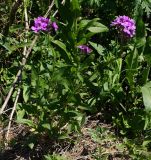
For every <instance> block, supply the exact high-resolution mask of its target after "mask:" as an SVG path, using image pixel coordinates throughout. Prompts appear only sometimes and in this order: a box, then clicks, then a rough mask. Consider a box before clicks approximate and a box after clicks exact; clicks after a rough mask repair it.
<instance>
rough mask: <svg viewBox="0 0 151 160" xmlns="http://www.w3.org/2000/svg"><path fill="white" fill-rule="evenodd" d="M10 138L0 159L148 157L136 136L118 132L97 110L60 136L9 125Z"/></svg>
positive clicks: (116, 159) (128, 159)
mask: <svg viewBox="0 0 151 160" xmlns="http://www.w3.org/2000/svg"><path fill="white" fill-rule="evenodd" d="M139 138H140V137H138V140H139ZM9 141H10V142H9V145H8V146H7V147H6V148H5V149H3V152H2V153H1V154H0V159H5V160H29V159H32V160H38V159H44V160H131V159H143V158H145V159H147V154H149V152H145V150H143V148H141V147H140V146H137V145H136V144H135V141H137V140H128V139H126V138H124V137H122V136H120V135H119V134H118V130H117V128H115V127H113V126H112V125H111V124H107V123H105V122H104V123H103V122H102V121H101V119H100V114H97V115H95V116H88V117H87V121H86V123H85V125H84V126H83V127H82V129H81V133H72V134H70V135H69V137H68V138H65V139H62V140H54V138H53V137H48V136H47V135H42V136H40V135H38V136H37V135H34V136H33V134H32V132H31V130H30V128H27V127H25V126H23V125H19V126H14V127H13V128H12V130H11V133H10V137H9ZM1 142H2V136H1ZM29 142H34V144H33V143H29ZM29 144H30V145H29ZM31 148H32V149H31ZM143 154H144V155H145V157H144V155H143Z"/></svg>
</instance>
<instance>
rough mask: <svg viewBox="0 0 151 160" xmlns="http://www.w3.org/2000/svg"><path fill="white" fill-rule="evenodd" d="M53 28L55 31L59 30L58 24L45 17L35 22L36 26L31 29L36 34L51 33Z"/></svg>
mask: <svg viewBox="0 0 151 160" xmlns="http://www.w3.org/2000/svg"><path fill="white" fill-rule="evenodd" d="M51 27H52V28H53V29H54V30H55V31H57V30H58V25H57V23H56V22H51V21H50V19H49V18H45V17H41V16H40V17H38V18H36V19H35V20H34V26H32V27H31V29H32V30H33V31H34V32H35V33H38V32H40V31H49V30H50V28H51Z"/></svg>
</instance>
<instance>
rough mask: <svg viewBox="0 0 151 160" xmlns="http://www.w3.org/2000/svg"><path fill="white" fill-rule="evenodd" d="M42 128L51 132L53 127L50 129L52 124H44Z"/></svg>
mask: <svg viewBox="0 0 151 160" xmlns="http://www.w3.org/2000/svg"><path fill="white" fill-rule="evenodd" d="M42 126H43V127H44V128H45V129H48V130H50V129H51V127H50V124H49V123H45V124H42Z"/></svg>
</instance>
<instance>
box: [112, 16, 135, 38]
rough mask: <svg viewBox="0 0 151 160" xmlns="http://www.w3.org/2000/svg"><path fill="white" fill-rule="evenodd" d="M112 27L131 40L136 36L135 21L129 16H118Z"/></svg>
mask: <svg viewBox="0 0 151 160" xmlns="http://www.w3.org/2000/svg"><path fill="white" fill-rule="evenodd" d="M111 26H115V27H116V29H118V30H119V32H120V33H122V34H123V35H124V36H125V37H128V38H131V37H133V36H134V35H135V30H136V25H135V21H134V20H133V19H131V18H129V17H128V16H118V17H117V18H116V19H115V20H114V21H113V22H112V23H111Z"/></svg>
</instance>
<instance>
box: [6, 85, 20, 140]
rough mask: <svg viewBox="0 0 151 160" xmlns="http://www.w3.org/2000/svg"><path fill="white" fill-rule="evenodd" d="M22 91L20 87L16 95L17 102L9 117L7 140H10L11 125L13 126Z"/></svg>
mask: <svg viewBox="0 0 151 160" xmlns="http://www.w3.org/2000/svg"><path fill="white" fill-rule="evenodd" d="M20 91H21V89H20V88H18V91H17V95H16V99H15V103H14V106H13V109H12V112H11V114H10V117H9V123H8V130H7V133H6V140H7V141H8V140H9V132H10V127H11V123H12V119H13V115H14V112H15V110H16V106H17V102H18V99H19V95H20Z"/></svg>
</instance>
